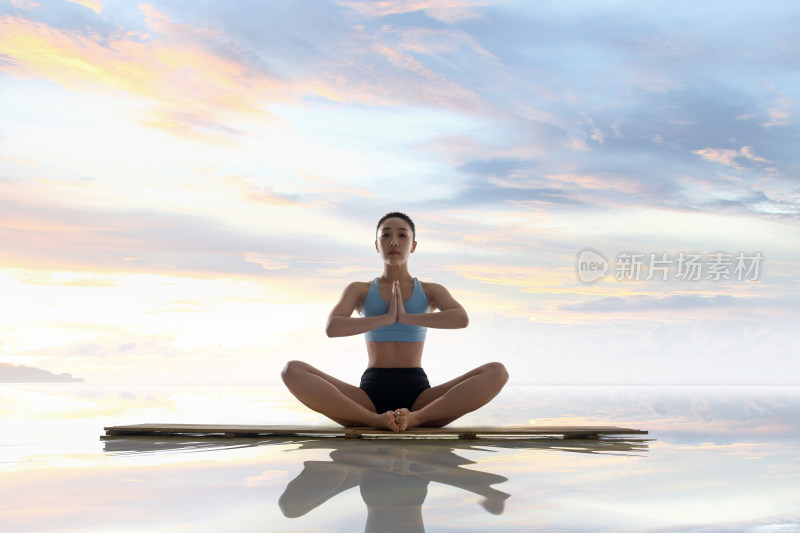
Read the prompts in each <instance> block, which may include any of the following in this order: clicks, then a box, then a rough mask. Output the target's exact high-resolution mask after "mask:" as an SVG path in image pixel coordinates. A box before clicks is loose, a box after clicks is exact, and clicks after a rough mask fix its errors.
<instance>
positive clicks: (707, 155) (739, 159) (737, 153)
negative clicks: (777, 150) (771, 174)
mask: <svg viewBox="0 0 800 533" xmlns="http://www.w3.org/2000/svg"><path fill="white" fill-rule="evenodd" d="M692 153H694V154H697V155H699V156H700V157H702V158H703V159H705V160H706V161H711V162H713V163H719V164H721V165H725V166H728V167H733V168H737V169H741V168H743V165H745V164H751V165H752V164H761V165H765V164H774V162H773V161H769V160H767V159H764V158H763V157H759V156H757V155H756V154H755V151H754V150H753V147H752V146H742V147H741V148H740V149H738V150H735V149H730V148H704V149H702V150H694V151H693V152H692Z"/></svg>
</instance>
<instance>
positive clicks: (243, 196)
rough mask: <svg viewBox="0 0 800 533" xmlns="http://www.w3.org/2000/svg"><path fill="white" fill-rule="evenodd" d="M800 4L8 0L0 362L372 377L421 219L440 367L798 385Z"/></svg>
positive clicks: (535, 376) (219, 374) (604, 378)
mask: <svg viewBox="0 0 800 533" xmlns="http://www.w3.org/2000/svg"><path fill="white" fill-rule="evenodd" d="M798 23H800V5H798V4H797V3H796V2H792V1H785V2H784V1H772V2H766V3H760V4H755V3H751V2H721V1H720V2H714V1H708V2H674V1H672V2H634V1H609V2H581V1H575V2H547V1H542V2H524V1H518V2H514V1H498V2H491V1H477V0H476V1H470V0H441V1H438V2H434V1H425V0H418V1H414V0H385V1H376V2H364V1H357V0H350V1H345V0H342V1H314V0H312V1H304V2H298V1H264V2H245V1H235V0H234V1H229V2H213V1H204V0H199V1H197V0H193V1H192V2H185V1H178V0H175V1H156V2H148V3H138V4H137V3H135V2H122V1H117V2H110V1H105V0H74V1H56V0H53V1H45V0H41V1H34V0H11V1H9V0H3V1H0V250H1V251H2V252H1V253H0V294H2V302H3V305H2V306H0V362H8V363H14V364H24V365H28V366H35V367H39V368H44V369H47V370H49V371H52V372H54V373H62V372H68V373H71V374H73V375H75V376H80V377H83V378H86V379H87V381H91V382H94V383H141V384H146V383H158V384H170V383H230V384H236V383H252V384H258V383H265V384H266V383H277V382H279V380H280V377H279V376H280V370H281V368H282V367H283V365H284V363H285V362H286V361H287V360H290V359H302V360H305V361H307V362H309V363H311V364H313V365H315V366H318V367H319V368H321V369H322V370H324V371H327V372H329V373H331V374H334V375H336V376H337V377H340V378H341V379H345V380H347V381H350V382H357V381H358V378H359V376H360V373H361V372H362V371H363V367H364V366H365V364H366V351H365V347H364V340H363V338H362V336H357V337H348V338H335V339H330V338H327V337H326V336H325V334H324V325H325V321H326V319H327V315H328V313H329V311H330V309H331V308H332V307H333V305H334V304H335V303H336V301H337V300H338V298H339V295H340V294H341V291H342V290H343V289H344V287H345V286H346V285H347V284H348V283H350V282H352V281H357V280H358V281H369V280H371V279H373V278H374V277H375V276H378V275H380V274H381V272H382V264H381V261H380V259H379V257H378V256H377V255H376V254H375V249H374V244H373V243H374V239H375V224H376V223H377V220H378V219H379V218H380V217H381V216H382V215H383V214H384V213H387V212H389V211H395V210H399V211H404V212H406V213H408V214H409V215H410V216H411V217H412V218H413V219H414V221H415V223H416V226H417V235H416V237H417V241H418V245H417V249H416V252H415V253H414V255H413V256H412V258H411V260H410V262H409V269H410V272H411V273H412V275H414V276H417V277H419V278H420V279H421V280H422V281H430V282H436V283H440V284H442V285H444V286H445V287H447V288H448V290H449V291H450V292H451V294H452V295H453V296H454V297H455V298H456V299H457V300H458V301H459V302H461V303H462V305H464V307H465V308H466V310H467V311H468V313H469V316H470V325H469V327H468V328H466V329H462V330H432V329H429V331H428V337H427V341H426V346H425V358H424V365H425V368H426V370H427V371H428V374H429V376H430V378H431V381H432V382H438V381H444V380H446V379H450V378H452V377H453V376H455V375H458V374H461V373H464V372H466V371H468V370H469V369H471V368H473V367H475V366H478V365H480V364H482V363H484V362H488V361H493V360H497V361H501V362H503V363H504V364H505V365H506V367H507V368H508V370H509V373H510V375H511V383H516V384H587V383H596V384H698V385H700V384H767V385H770V384H776V385H777V384H798V378H797V376H798V375H800V354H798V349H797V348H796V332H795V330H796V324H797V323H798V319H800V245H798V243H800V229H799V226H798V223H799V222H800V182H799V180H798V175H799V173H800V156H798V153H799V152H798V150H797V145H798V140H800V135H799V133H800V127H799V126H800V123H799V122H798V119H797V112H798V96H797V95H798V94H800V91H799V90H798V89H800V83H799V82H800V71H798V69H797V65H798V64H800V36H799V35H798V33H797V31H796V29H797V26H798Z"/></svg>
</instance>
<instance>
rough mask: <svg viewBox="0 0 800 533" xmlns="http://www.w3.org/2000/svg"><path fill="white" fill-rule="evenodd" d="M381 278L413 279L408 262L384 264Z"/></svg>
mask: <svg viewBox="0 0 800 533" xmlns="http://www.w3.org/2000/svg"><path fill="white" fill-rule="evenodd" d="M381 279H383V280H387V281H395V280H400V281H403V280H408V279H411V274H409V273H408V264H406V263H403V264H402V265H383V275H381Z"/></svg>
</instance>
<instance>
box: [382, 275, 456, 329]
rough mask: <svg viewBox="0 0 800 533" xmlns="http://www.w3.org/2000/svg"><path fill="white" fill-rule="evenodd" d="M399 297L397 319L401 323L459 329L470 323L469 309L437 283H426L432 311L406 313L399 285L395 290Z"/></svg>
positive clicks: (426, 292)
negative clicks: (435, 310) (433, 310)
mask: <svg viewBox="0 0 800 533" xmlns="http://www.w3.org/2000/svg"><path fill="white" fill-rule="evenodd" d="M393 292H394V294H393V297H394V298H397V304H398V305H397V321H398V322H400V323H401V324H411V325H414V326H425V327H429V328H441V329H457V328H465V327H467V325H468V324H469V316H467V311H466V310H465V309H464V308H463V307H462V306H461V304H460V303H458V302H457V301H456V299H455V298H453V297H452V296H451V295H450V292H449V291H448V290H447V289H445V288H444V287H442V286H441V285H439V284H437V283H426V284H425V294H426V296H427V297H428V301H429V302H430V304H431V309H438V311H437V312H432V313H406V309H405V306H404V305H403V296H402V294H400V287H399V285H398V286H397V287H396V291H393Z"/></svg>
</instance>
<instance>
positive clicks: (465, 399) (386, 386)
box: [281, 212, 508, 432]
mask: <svg viewBox="0 0 800 533" xmlns="http://www.w3.org/2000/svg"><path fill="white" fill-rule="evenodd" d="M376 231H377V238H376V240H375V250H376V251H377V252H378V253H379V254H380V256H381V259H382V260H383V275H381V276H380V277H379V278H375V279H374V280H373V281H372V282H371V283H370V282H354V283H351V284H350V285H348V286H347V287H346V288H345V290H344V292H343V293H342V296H341V298H340V299H339V303H337V304H336V306H335V307H334V308H333V310H332V311H331V313H330V315H329V316H328V323H327V326H326V328H325V333H327V335H328V336H329V337H343V336H347V335H358V334H361V333H365V334H366V335H365V337H366V341H367V355H368V356H369V363H368V365H367V370H366V371H365V372H364V375H363V376H362V377H361V384H360V386H359V387H356V386H354V385H350V384H348V383H345V382H343V381H340V380H338V379H336V378H334V377H333V376H329V375H328V374H325V373H324V372H322V371H320V370H318V369H316V368H314V367H313V366H311V365H309V364H307V363H304V362H302V361H290V362H289V363H287V364H286V367H285V368H284V369H283V372H282V374H281V376H282V377H283V382H284V383H285V384H286V386H287V387H288V388H289V390H290V391H291V392H292V394H294V395H295V396H296V397H297V399H298V400H300V401H301V402H302V403H303V404H305V405H306V406H307V407H309V408H311V409H313V410H314V411H317V412H319V413H322V414H324V415H325V416H327V417H328V418H330V419H331V420H333V421H335V422H337V423H339V424H341V425H343V426H369V427H373V428H381V429H391V430H392V431H396V432H400V431H405V430H406V429H409V428H414V427H418V426H426V427H442V426H445V425H447V424H449V423H450V422H452V421H453V420H455V419H457V418H459V417H461V416H463V415H465V414H467V413H469V412H471V411H474V410H475V409H477V408H479V407H481V406H482V405H485V404H486V403H487V402H489V400H491V399H492V398H494V397H495V396H496V395H497V393H499V392H500V389H502V388H503V385H505V383H506V381H508V373H507V372H506V369H505V367H504V366H503V365H502V364H501V363H488V364H485V365H483V366H480V367H478V368H476V369H474V370H472V371H471V372H467V373H466V374H464V375H463V376H459V377H457V378H455V379H453V380H451V381H448V382H447V383H443V384H442V385H437V386H436V387H431V386H430V384H429V383H428V378H427V376H426V375H425V372H424V371H423V370H422V348H423V345H424V344H425V334H426V330H427V328H429V327H430V328H445V329H454V328H465V327H467V324H468V323H469V318H468V317H467V312H466V311H465V310H464V308H463V307H462V306H461V304H459V303H458V302H457V301H456V300H455V299H454V298H453V297H452V296H451V295H450V293H449V292H448V291H447V289H445V288H444V287H442V286H441V285H438V284H436V283H427V282H420V281H419V280H417V278H414V277H412V276H411V275H410V274H409V273H408V258H409V256H410V255H411V254H412V253H414V250H415V249H416V247H417V241H416V240H415V238H414V237H415V228H414V222H412V221H411V218H409V217H408V215H406V214H405V213H400V212H392V213H388V214H386V215H384V216H383V218H381V219H380V220H379V221H378V226H377V230H376ZM405 295H408V297H406V296H405ZM387 302H388V303H387ZM354 311H358V312H359V314H360V316H358V317H353V316H352V314H353V312H354Z"/></svg>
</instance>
